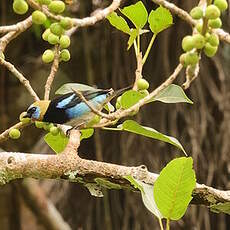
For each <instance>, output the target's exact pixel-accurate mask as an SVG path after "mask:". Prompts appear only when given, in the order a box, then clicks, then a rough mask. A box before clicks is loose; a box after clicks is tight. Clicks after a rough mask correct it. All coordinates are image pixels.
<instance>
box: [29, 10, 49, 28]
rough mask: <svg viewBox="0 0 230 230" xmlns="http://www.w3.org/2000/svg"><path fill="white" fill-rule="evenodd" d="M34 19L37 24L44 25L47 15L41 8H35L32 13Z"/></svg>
mask: <svg viewBox="0 0 230 230" xmlns="http://www.w3.org/2000/svg"><path fill="white" fill-rule="evenodd" d="M32 21H33V23H35V24H38V25H42V24H43V23H44V22H45V21H46V15H45V14H44V13H42V12H41V11H40V10H35V11H34V12H33V13H32Z"/></svg>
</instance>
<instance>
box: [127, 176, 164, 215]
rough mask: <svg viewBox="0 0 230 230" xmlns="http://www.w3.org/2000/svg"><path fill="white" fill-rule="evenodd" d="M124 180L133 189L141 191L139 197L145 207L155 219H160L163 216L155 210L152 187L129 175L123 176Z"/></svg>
mask: <svg viewBox="0 0 230 230" xmlns="http://www.w3.org/2000/svg"><path fill="white" fill-rule="evenodd" d="M125 179H127V180H128V181H129V182H130V183H131V184H132V185H133V186H134V187H136V188H138V189H139V190H140V191H141V197H142V201H143V203H144V205H145V207H146V208H147V209H148V210H149V211H150V212H151V213H153V214H154V215H155V216H156V217H157V218H159V219H161V218H162V217H163V216H162V214H161V213H160V211H159V209H158V208H157V205H156V203H155V200H154V196H153V185H149V184H146V183H144V182H142V181H139V180H136V179H134V178H133V177H132V176H131V175H130V176H125Z"/></svg>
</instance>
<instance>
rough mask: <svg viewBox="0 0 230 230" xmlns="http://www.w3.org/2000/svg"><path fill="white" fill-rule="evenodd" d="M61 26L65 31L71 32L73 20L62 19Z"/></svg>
mask: <svg viewBox="0 0 230 230" xmlns="http://www.w3.org/2000/svg"><path fill="white" fill-rule="evenodd" d="M60 25H61V26H62V27H63V28H64V29H65V30H69V29H71V28H72V26H73V23H72V20H71V19H70V18H62V19H61V21H60Z"/></svg>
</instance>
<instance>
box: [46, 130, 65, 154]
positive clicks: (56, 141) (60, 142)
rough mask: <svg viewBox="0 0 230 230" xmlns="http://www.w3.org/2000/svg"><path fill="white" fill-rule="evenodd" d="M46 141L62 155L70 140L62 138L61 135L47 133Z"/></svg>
mask: <svg viewBox="0 0 230 230" xmlns="http://www.w3.org/2000/svg"><path fill="white" fill-rule="evenodd" d="M44 140H45V142H46V143H47V144H48V145H49V147H50V148H51V149H53V151H54V152H55V153H61V152H63V151H64V149H65V147H66V145H67V144H68V141H69V138H67V137H64V136H62V135H61V134H60V133H59V134H58V135H56V136H53V135H52V134H51V133H47V134H46V135H45V137H44Z"/></svg>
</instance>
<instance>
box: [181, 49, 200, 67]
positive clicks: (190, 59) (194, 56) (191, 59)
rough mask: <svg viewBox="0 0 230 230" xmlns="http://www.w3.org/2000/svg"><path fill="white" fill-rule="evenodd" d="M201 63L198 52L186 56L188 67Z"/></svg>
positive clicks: (185, 61)
mask: <svg viewBox="0 0 230 230" xmlns="http://www.w3.org/2000/svg"><path fill="white" fill-rule="evenodd" d="M198 61H199V56H198V54H197V53H196V52H188V53H186V55H185V60H184V63H185V65H186V66H188V65H195V64H196V63H197V62H198Z"/></svg>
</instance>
